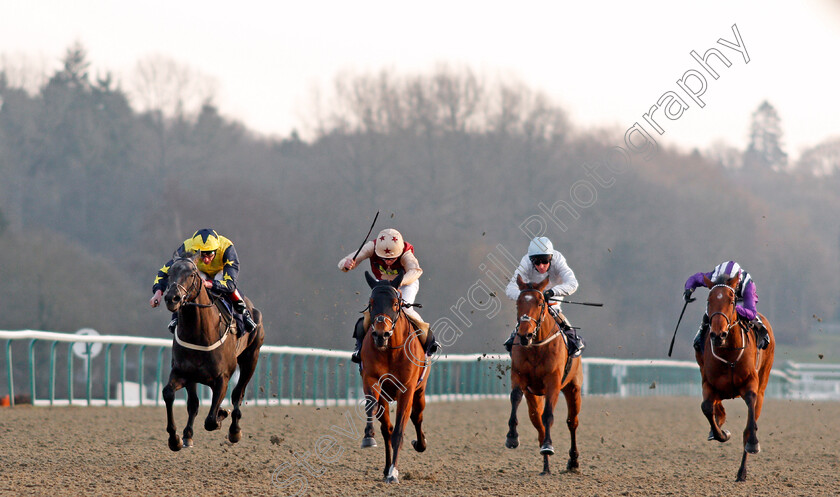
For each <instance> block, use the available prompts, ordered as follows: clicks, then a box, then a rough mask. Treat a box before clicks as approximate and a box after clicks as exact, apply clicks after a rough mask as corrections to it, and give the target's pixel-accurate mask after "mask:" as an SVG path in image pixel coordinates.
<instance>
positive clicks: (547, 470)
mask: <svg viewBox="0 0 840 497" xmlns="http://www.w3.org/2000/svg"><path fill="white" fill-rule="evenodd" d="M549 475H551V470H550V469H544V470H543V472H542V473H540V476H549Z"/></svg>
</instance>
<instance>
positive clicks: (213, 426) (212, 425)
mask: <svg viewBox="0 0 840 497" xmlns="http://www.w3.org/2000/svg"><path fill="white" fill-rule="evenodd" d="M221 427H222V423H219V422H218V421H216V420H215V419H210V418H207V419H205V420H204V429H205V430H207V431H216V430H218V429H219V428H221Z"/></svg>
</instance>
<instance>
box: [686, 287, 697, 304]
mask: <svg viewBox="0 0 840 497" xmlns="http://www.w3.org/2000/svg"><path fill="white" fill-rule="evenodd" d="M693 291H694V290H692V289H690V288H686V289H685V293H683V298H684V299H685V301H686V302H694V301H695V300H697V299H696V298H691V292H693Z"/></svg>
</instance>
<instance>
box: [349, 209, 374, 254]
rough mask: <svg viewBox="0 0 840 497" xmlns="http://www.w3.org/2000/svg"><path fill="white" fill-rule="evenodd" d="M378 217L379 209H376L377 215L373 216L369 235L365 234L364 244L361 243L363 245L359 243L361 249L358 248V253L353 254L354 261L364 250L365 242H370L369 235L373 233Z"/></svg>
mask: <svg viewBox="0 0 840 497" xmlns="http://www.w3.org/2000/svg"><path fill="white" fill-rule="evenodd" d="M378 217H379V211H376V215H375V216H373V222H372V223H370V229H369V230H368V233H367V235H365V239H364V241H363V242H362V244H361V245H359V250H357V251H356V253H355V254H354V255H353V260H354V261H355V260H356V257H358V256H359V252H361V251H362V247H364V246H365V244H366V243H367V242H368V237H369V236H370V234H371V233H373V226H374V225H375V224H376V219H377V218H378Z"/></svg>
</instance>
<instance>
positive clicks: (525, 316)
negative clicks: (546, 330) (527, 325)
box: [514, 288, 563, 347]
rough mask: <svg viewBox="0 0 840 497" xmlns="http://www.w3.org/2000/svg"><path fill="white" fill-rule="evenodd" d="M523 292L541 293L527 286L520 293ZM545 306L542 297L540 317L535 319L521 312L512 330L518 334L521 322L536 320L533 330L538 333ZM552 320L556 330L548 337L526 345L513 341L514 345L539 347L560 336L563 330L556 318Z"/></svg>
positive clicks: (545, 309) (546, 305)
mask: <svg viewBox="0 0 840 497" xmlns="http://www.w3.org/2000/svg"><path fill="white" fill-rule="evenodd" d="M524 292H537V293H539V294H540V295H542V292H540V291H539V290H537V289H536V288H527V289H525V290H522V292H521V293H524ZM547 307H548V303H547V302H546V301H545V299H543V301H542V303H541V304H540V317H539V318H538V319H536V320H535V319H534V318H532V317H531V316H529V315H527V314H523V315H522V316H519V320H518V321H517V323H516V328H515V330H514V331H515V332H516V334H517V335H519V325H521V324H522V323H523V322H527V321H534V322H536V323H537V324H536V325H535V327H534V330H536V331H537V333H539V331H540V330H541V329H542V321H543V316H545V313H546V311H547ZM552 321H554V326H555V327H556V328H557V331H555V332H554V333H553V334H552V335H551V336H549V337H548V338H546V339H544V340H541V341H539V342H533V343H530V344H528V345H522V344H521V343H519V344H517V343H516V342H515V341H514V345H519V346H520V347H541V346H543V345H546V344H548V343H550V342H552V341H553V340H554V339H556V338H557V337H558V336H560V334H561V333H563V330H561V329H560V326H559V325H558V324H557V321H556V320H552Z"/></svg>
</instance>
